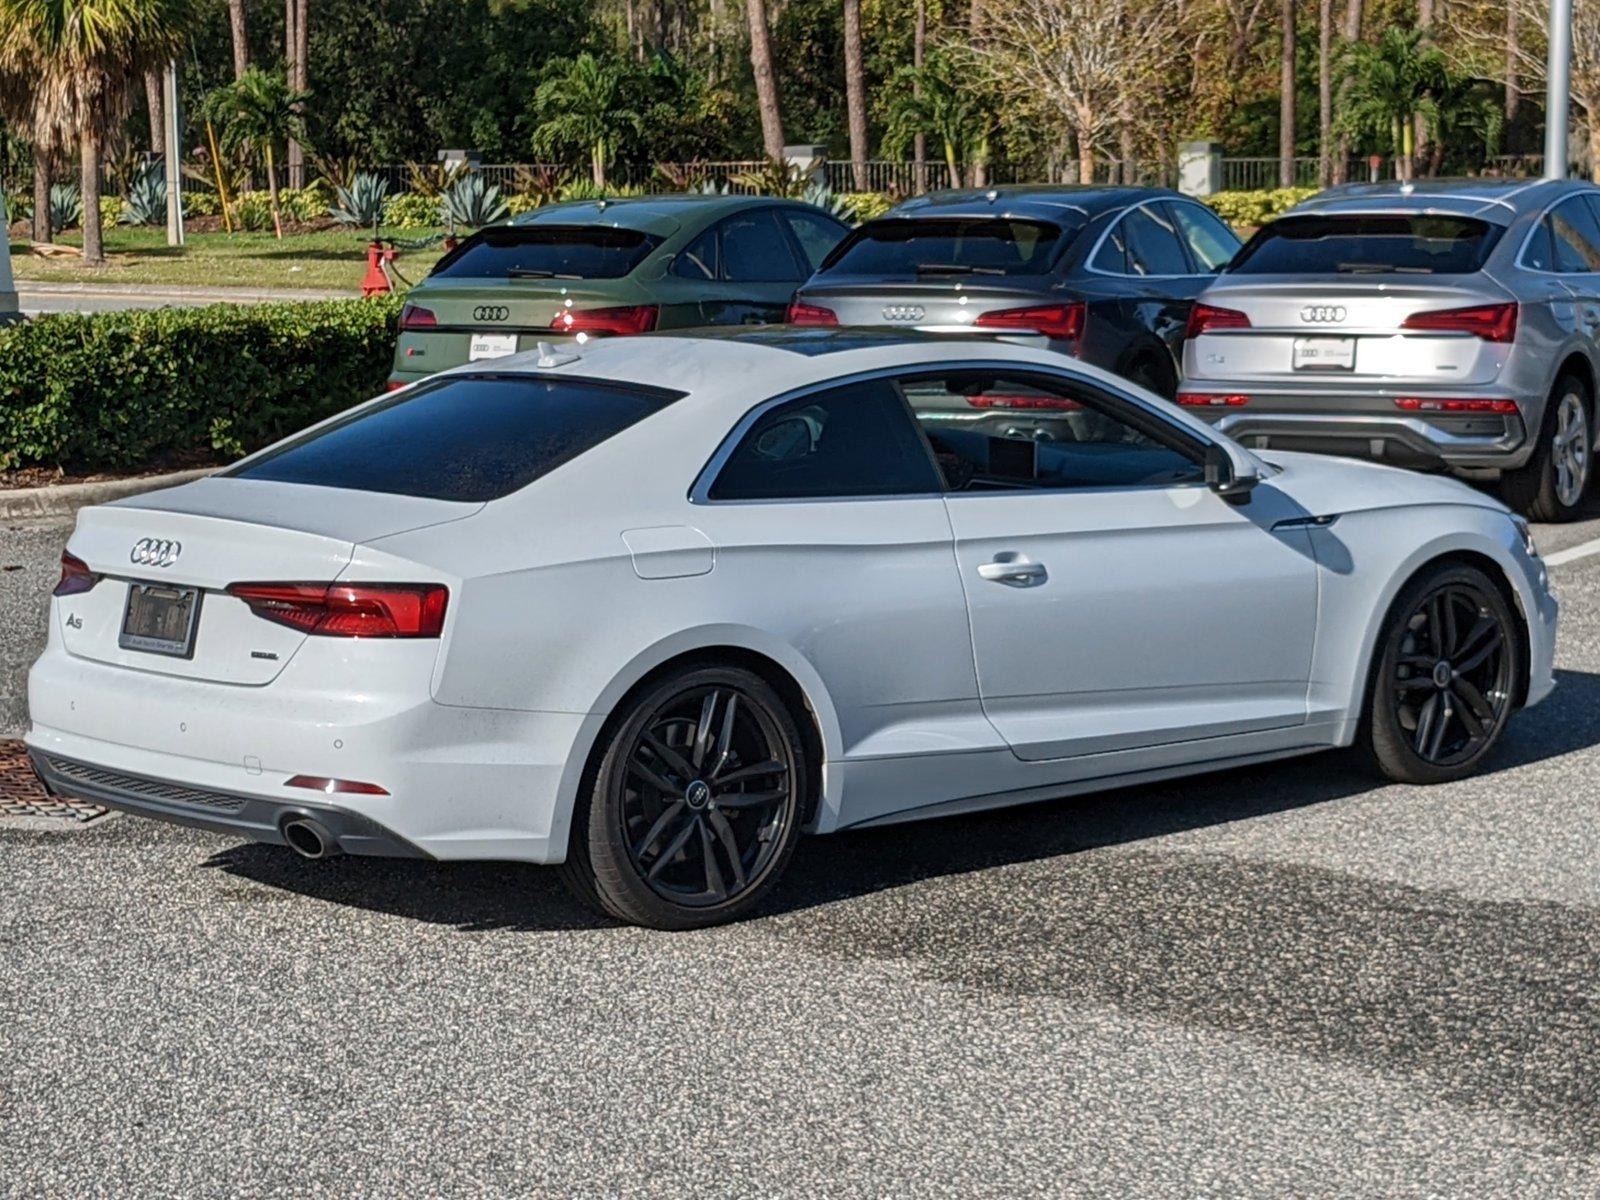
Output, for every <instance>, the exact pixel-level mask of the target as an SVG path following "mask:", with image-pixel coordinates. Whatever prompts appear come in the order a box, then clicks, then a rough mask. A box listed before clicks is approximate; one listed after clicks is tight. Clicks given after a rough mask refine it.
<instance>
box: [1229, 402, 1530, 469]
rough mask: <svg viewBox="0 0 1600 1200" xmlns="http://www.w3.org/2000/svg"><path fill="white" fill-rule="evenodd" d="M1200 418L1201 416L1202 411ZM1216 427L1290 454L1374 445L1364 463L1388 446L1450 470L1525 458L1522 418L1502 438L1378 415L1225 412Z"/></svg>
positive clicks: (1511, 422) (1515, 463)
mask: <svg viewBox="0 0 1600 1200" xmlns="http://www.w3.org/2000/svg"><path fill="white" fill-rule="evenodd" d="M1201 411H1202V412H1203V410H1201ZM1216 427H1217V428H1218V429H1220V430H1221V431H1222V432H1223V433H1226V434H1227V435H1228V436H1229V437H1231V438H1234V439H1235V440H1237V441H1241V442H1244V443H1245V444H1246V445H1252V444H1255V440H1256V439H1260V438H1265V439H1267V441H1266V445H1267V447H1268V448H1270V447H1271V446H1272V445H1273V444H1274V443H1276V444H1278V445H1279V446H1280V447H1282V448H1285V449H1287V448H1290V447H1289V445H1288V443H1289V442H1291V441H1294V442H1298V441H1301V440H1304V441H1307V442H1318V441H1327V442H1339V443H1341V444H1346V443H1351V442H1367V443H1375V445H1373V446H1370V447H1369V449H1370V451H1371V452H1370V453H1369V454H1368V455H1366V457H1372V458H1379V459H1381V458H1383V457H1384V448H1385V447H1386V446H1388V445H1394V446H1400V447H1404V448H1405V449H1406V450H1408V451H1410V452H1411V453H1412V454H1413V455H1416V456H1420V457H1422V458H1425V459H1432V460H1436V461H1438V462H1439V463H1441V464H1444V465H1449V466H1463V467H1466V466H1473V467H1515V466H1520V465H1521V464H1522V462H1523V461H1524V460H1525V459H1526V457H1527V449H1528V448H1527V433H1526V431H1525V430H1524V428H1523V425H1522V420H1521V418H1520V417H1515V416H1512V417H1507V418H1506V429H1505V432H1504V433H1502V434H1500V435H1498V436H1495V435H1475V434H1457V433H1451V432H1450V431H1449V430H1446V429H1440V428H1439V427H1438V426H1437V425H1434V424H1432V423H1431V422H1428V421H1425V420H1422V419H1421V418H1418V417H1407V416H1400V415H1398V414H1396V415H1394V416H1387V415H1383V414H1379V413H1351V414H1341V413H1284V412H1251V411H1249V410H1248V409H1243V410H1238V411H1235V412H1229V413H1227V414H1225V415H1223V416H1221V417H1219V418H1218V419H1217V421H1216Z"/></svg>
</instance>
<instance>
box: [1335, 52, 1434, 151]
mask: <svg viewBox="0 0 1600 1200" xmlns="http://www.w3.org/2000/svg"><path fill="white" fill-rule="evenodd" d="M1423 36H1424V35H1423V32H1422V30H1420V29H1409V30H1408V29H1403V28H1401V27H1400V26H1398V25H1391V26H1389V28H1387V29H1385V30H1384V31H1383V37H1382V38H1380V39H1379V40H1378V42H1377V44H1376V45H1373V44H1371V43H1367V42H1357V43H1356V44H1355V45H1352V46H1349V47H1347V48H1346V50H1345V65H1346V67H1347V69H1348V71H1349V74H1350V80H1349V87H1348V88H1347V89H1346V91H1345V97H1344V104H1345V108H1344V111H1343V112H1342V113H1341V114H1340V117H1339V120H1340V124H1341V125H1343V126H1344V127H1345V128H1346V129H1348V130H1350V131H1351V132H1352V133H1371V134H1376V135H1377V136H1379V137H1387V138H1388V141H1389V147H1390V151H1391V153H1393V154H1394V156H1395V164H1396V168H1397V171H1396V173H1397V174H1398V175H1399V176H1400V178H1401V179H1410V178H1411V177H1412V157H1413V155H1414V154H1415V152H1416V142H1415V131H1416V118H1417V117H1419V116H1420V117H1422V118H1423V119H1424V120H1425V121H1428V122H1435V121H1437V119H1438V102H1437V99H1436V97H1437V96H1438V95H1439V94H1440V93H1441V92H1443V91H1445V90H1446V88H1447V87H1448V86H1449V85H1450V83H1451V81H1452V76H1451V73H1450V69H1449V65H1448V64H1447V63H1446V61H1445V58H1444V55H1443V54H1441V53H1440V52H1439V50H1438V49H1437V48H1435V47H1434V46H1432V45H1430V44H1427V43H1425V42H1424V41H1423Z"/></svg>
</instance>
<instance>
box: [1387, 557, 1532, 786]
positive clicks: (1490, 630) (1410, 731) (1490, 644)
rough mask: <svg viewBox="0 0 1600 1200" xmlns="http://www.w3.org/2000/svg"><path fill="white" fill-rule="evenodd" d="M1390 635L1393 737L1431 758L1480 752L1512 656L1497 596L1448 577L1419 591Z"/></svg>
mask: <svg viewBox="0 0 1600 1200" xmlns="http://www.w3.org/2000/svg"><path fill="white" fill-rule="evenodd" d="M1391 636H1392V637H1393V638H1394V639H1395V640H1394V642H1393V643H1391V645H1392V649H1391V651H1390V653H1391V654H1392V655H1393V656H1394V657H1393V658H1392V659H1391V661H1392V662H1393V663H1394V664H1395V665H1394V667H1393V674H1392V675H1391V677H1390V679H1391V682H1390V684H1389V687H1390V692H1389V695H1390V697H1391V701H1392V706H1393V707H1392V710H1391V711H1392V716H1391V718H1390V719H1391V720H1393V721H1394V723H1395V725H1397V726H1398V732H1399V734H1400V735H1401V737H1402V738H1404V739H1405V741H1406V742H1407V743H1409V744H1410V746H1411V749H1412V751H1413V752H1414V753H1415V754H1416V755H1417V757H1419V758H1421V759H1422V760H1424V761H1425V762H1428V763H1433V764H1437V765H1439V766H1453V765H1456V764H1459V763H1461V762H1463V761H1465V760H1467V759H1470V758H1472V757H1474V756H1476V755H1478V754H1481V753H1482V752H1483V750H1484V747H1485V745H1486V743H1488V742H1489V741H1490V740H1491V739H1492V738H1493V737H1494V736H1496V734H1497V733H1498V731H1499V728H1500V725H1501V723H1502V721H1503V719H1504V715H1505V711H1506V707H1507V705H1508V704H1509V703H1510V700H1509V696H1510V684H1509V670H1510V667H1511V664H1512V662H1513V659H1512V656H1511V654H1509V653H1508V651H1507V647H1508V645H1509V644H1510V641H1509V639H1510V633H1509V625H1508V624H1507V620H1506V617H1505V613H1504V605H1503V604H1501V603H1500V602H1499V599H1498V597H1494V596H1491V595H1488V594H1486V593H1485V591H1484V589H1483V588H1482V587H1479V586H1476V585H1473V584H1471V583H1467V582H1463V581H1459V580H1454V579H1452V580H1450V581H1448V582H1446V583H1444V584H1442V585H1441V586H1439V587H1437V588H1435V589H1434V590H1433V591H1432V592H1431V593H1427V594H1424V595H1423V596H1421V597H1420V598H1419V599H1418V600H1417V601H1416V607H1415V608H1413V609H1412V611H1411V615H1410V616H1409V617H1408V618H1406V620H1405V622H1404V623H1403V624H1402V625H1400V626H1399V628H1398V629H1397V630H1396V631H1395V632H1394V633H1393V634H1392V635H1391ZM1424 651H1427V653H1424Z"/></svg>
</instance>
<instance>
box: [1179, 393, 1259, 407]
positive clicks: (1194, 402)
mask: <svg viewBox="0 0 1600 1200" xmlns="http://www.w3.org/2000/svg"><path fill="white" fill-rule="evenodd" d="M1178 403H1179V405H1181V406H1182V407H1184V408H1243V407H1244V406H1245V405H1246V404H1249V403H1250V397H1249V396H1246V395H1244V394H1243V393H1242V392H1179V393H1178Z"/></svg>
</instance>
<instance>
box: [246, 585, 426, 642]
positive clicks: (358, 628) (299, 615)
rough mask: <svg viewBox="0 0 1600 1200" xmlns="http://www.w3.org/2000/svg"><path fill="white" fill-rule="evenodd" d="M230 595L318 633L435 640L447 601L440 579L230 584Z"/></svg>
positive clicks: (276, 618) (265, 614)
mask: <svg viewBox="0 0 1600 1200" xmlns="http://www.w3.org/2000/svg"><path fill="white" fill-rule="evenodd" d="M228 594H229V595H230V596H234V597H236V598H237V599H240V600H243V601H244V602H245V603H246V604H248V605H249V606H250V611H251V612H253V613H255V615H256V616H258V617H261V618H263V619H265V620H268V621H276V622H277V623H278V624H279V625H287V626H288V627H289V628H290V629H298V630H299V631H300V632H301V633H309V634H315V635H316V636H318V637H355V638H362V637H371V638H435V637H438V636H439V633H440V631H441V630H442V629H443V628H444V610H445V606H446V605H447V604H448V603H449V600H450V589H449V588H447V587H445V586H444V585H443V584H439V583H234V584H229V585H228Z"/></svg>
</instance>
